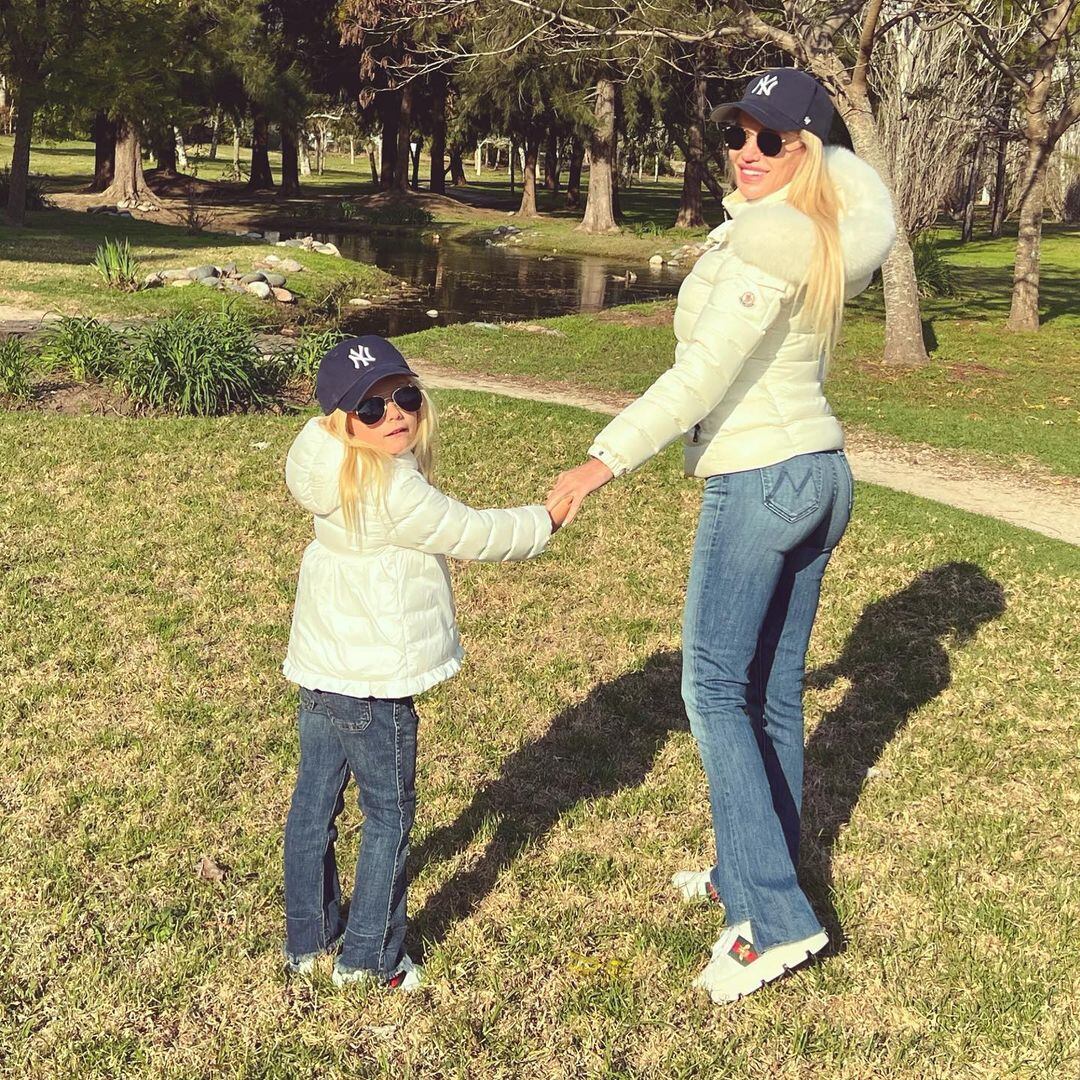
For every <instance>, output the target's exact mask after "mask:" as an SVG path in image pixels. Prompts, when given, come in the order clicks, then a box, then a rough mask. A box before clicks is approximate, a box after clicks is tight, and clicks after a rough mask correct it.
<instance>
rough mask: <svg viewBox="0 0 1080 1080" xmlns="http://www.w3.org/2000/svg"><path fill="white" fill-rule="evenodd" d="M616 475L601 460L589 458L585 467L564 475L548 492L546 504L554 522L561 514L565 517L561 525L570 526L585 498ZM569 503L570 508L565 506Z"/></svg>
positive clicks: (569, 471)
mask: <svg viewBox="0 0 1080 1080" xmlns="http://www.w3.org/2000/svg"><path fill="white" fill-rule="evenodd" d="M614 475H615V474H614V473H613V472H612V471H611V470H610V469H609V468H608V467H607V466H606V465H605V464H604V463H603V462H602V461H601V460H600V459H599V458H589V460H588V461H586V462H585V464H584V465H578V466H577V468H575V469H568V470H567V471H566V472H564V473H562V474H561V475H560V476H559V478H558V480H556V481H555V483H554V485H553V486H552V488H551V491H549V492H548V497H547V502H546V504H545V505H546V506H547V509H548V513H549V514H551V516H552V520H554V519H555V515H556V513H559V514H561V515H562V517H563V520H562V521H561V522H560V523H559V524H561V525H569V524H570V522H571V521H573V520H574V518H575V517H577V512H578V510H580V509H581V504H582V503H583V502H584V501H585V496H586V495H591V494H592V493H593V492H594V491H596V490H597V488H602V487H603V486H604V485H605V484H606V483H607V482H608V481H609V480H610V479H611V478H612V477H613V476H614ZM567 501H569V508H566V507H564V505H563V504H564V503H566V502H567Z"/></svg>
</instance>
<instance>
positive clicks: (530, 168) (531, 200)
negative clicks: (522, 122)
mask: <svg viewBox="0 0 1080 1080" xmlns="http://www.w3.org/2000/svg"><path fill="white" fill-rule="evenodd" d="M539 156H540V139H539V136H538V135H537V133H536V132H529V133H527V134H526V136H525V168H524V169H522V174H521V205H520V206H519V207H518V210H517V216H518V217H530V218H531V217H536V161H537V158H539Z"/></svg>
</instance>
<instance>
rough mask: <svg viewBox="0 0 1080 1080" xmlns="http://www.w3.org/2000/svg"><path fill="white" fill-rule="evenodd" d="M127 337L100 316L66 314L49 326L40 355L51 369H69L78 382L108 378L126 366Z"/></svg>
mask: <svg viewBox="0 0 1080 1080" xmlns="http://www.w3.org/2000/svg"><path fill="white" fill-rule="evenodd" d="M127 347H128V343H127V340H126V338H125V336H124V335H123V334H122V333H120V332H119V331H117V330H114V329H113V328H112V327H111V326H108V325H107V324H106V323H101V322H98V321H97V319H79V318H74V317H71V316H66V317H64V318H62V319H58V320H57V321H56V322H54V323H51V324H50V325H49V327H48V328H47V329H46V331H45V333H44V335H43V340H42V347H41V358H42V360H43V361H44V363H45V364H46V365H47V366H48V367H49V368H50V369H51V370H56V369H57V368H60V369H62V370H64V371H67V372H68V373H69V374H70V375H71V377H72V378H73V379H75V380H77V381H79V382H84V381H86V380H87V379H99V380H100V379H107V378H111V377H113V376H114V375H116V374H117V373H118V372H119V371H121V370H122V369H123V367H124V353H125V351H126V349H127Z"/></svg>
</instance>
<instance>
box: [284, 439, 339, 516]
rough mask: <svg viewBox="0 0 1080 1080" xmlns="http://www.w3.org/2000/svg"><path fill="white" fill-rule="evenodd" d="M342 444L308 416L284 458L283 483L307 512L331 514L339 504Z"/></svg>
mask: <svg viewBox="0 0 1080 1080" xmlns="http://www.w3.org/2000/svg"><path fill="white" fill-rule="evenodd" d="M344 457H345V448H344V447H343V446H342V445H341V443H340V442H339V441H338V440H337V439H335V438H334V436H333V435H331V434H330V432H329V431H327V430H326V429H325V428H324V427H323V426H322V425H321V424H320V423H319V422H318V420H309V421H308V423H307V424H305V425H304V428H303V430H302V431H301V432H300V434H299V435H297V436H296V438H295V439H294V440H293V444H292V446H290V447H289V454H288V457H287V458H286V459H285V485H286V487H288V489H289V492H290V493H291V494H292V497H293V498H294V499H295V500H296V501H297V502H298V503H299V504H300V505H301V506H302V507H303V508H304V509H305V510H307V511H308V512H309V513H312V514H320V515H326V514H332V513H333V512H334V511H335V510H336V509H337V508H338V506H340V505H341V499H340V496H339V494H338V475H339V473H340V472H341V463H342V461H343V460H344Z"/></svg>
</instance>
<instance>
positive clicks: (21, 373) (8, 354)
mask: <svg viewBox="0 0 1080 1080" xmlns="http://www.w3.org/2000/svg"><path fill="white" fill-rule="evenodd" d="M33 370H34V357H33V354H32V353H31V352H30V350H29V349H27V347H26V345H25V343H24V342H23V340H22V338H18V337H8V338H3V339H2V340H0V395H2V396H4V397H8V398H12V399H13V400H15V401H27V400H28V399H29V397H30V388H31V374H32V372H33Z"/></svg>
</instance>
